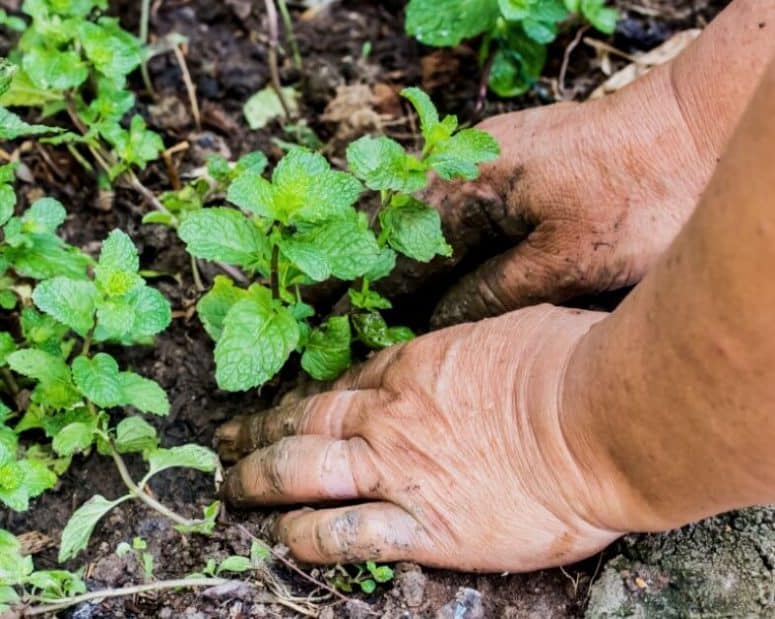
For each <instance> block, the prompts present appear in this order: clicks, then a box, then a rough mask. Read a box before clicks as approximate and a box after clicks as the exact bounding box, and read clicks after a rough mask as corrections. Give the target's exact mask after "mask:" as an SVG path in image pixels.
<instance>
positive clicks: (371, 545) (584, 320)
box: [218, 305, 625, 571]
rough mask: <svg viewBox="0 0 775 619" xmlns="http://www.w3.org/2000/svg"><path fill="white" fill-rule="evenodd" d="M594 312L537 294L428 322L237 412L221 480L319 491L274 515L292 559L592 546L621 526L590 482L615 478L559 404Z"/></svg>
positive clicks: (526, 562) (246, 486)
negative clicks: (286, 396) (502, 310)
mask: <svg viewBox="0 0 775 619" xmlns="http://www.w3.org/2000/svg"><path fill="white" fill-rule="evenodd" d="M604 316H605V315H604V314H600V313H593V312H582V311H577V310H568V309H561V308H556V307H552V306H548V305H543V306H538V307H534V308H529V309H525V310H521V311H518V312H514V313H511V314H507V315H505V316H502V317H500V318H495V319H491V320H487V321H483V322H480V323H476V324H467V325H461V326H458V327H453V328H450V329H446V330H442V331H438V332H436V333H432V334H430V335H426V336H424V337H420V338H418V339H416V340H414V341H412V342H410V343H407V344H405V345H402V346H397V347H393V348H391V349H389V350H386V351H384V352H382V353H380V354H378V355H377V356H375V357H374V358H373V359H372V360H371V361H369V362H368V363H367V364H366V365H364V366H363V367H362V368H361V369H359V370H357V371H354V372H352V373H351V374H349V375H347V376H346V377H344V378H342V379H341V380H340V381H339V382H337V383H336V384H335V385H334V387H333V390H332V391H330V392H327V393H323V394H320V395H316V396H313V397H310V398H307V399H306V400H302V401H301V402H299V403H296V404H291V405H286V406H282V407H280V408H276V409H274V410H272V411H269V412H265V413H259V414H258V415H255V416H252V417H243V418H238V419H235V420H233V421H231V422H229V423H228V424H226V425H225V426H223V427H222V428H221V429H220V430H219V432H218V443H219V451H220V453H221V456H222V458H224V459H226V460H232V461H233V460H236V459H238V458H239V457H242V456H244V455H246V454H250V455H247V457H244V458H243V459H242V460H240V461H239V462H238V464H237V465H236V466H235V467H233V468H232V469H231V470H230V472H229V473H228V475H227V478H226V481H225V483H224V487H223V495H224V497H225V498H226V500H227V501H228V502H229V503H230V504H231V505H233V506H236V507H243V508H248V507H255V506H269V505H309V504H313V503H318V502H325V503H327V504H328V506H327V507H325V508H320V509H315V510H301V511H293V512H291V513H289V514H287V515H285V516H283V517H282V518H281V519H280V520H279V523H278V526H277V533H278V536H279V539H280V541H282V542H283V543H284V544H286V545H287V546H288V547H290V549H291V551H292V553H293V554H294V555H295V556H296V557H297V558H298V559H300V560H302V561H305V562H311V563H335V562H357V561H362V560H368V559H374V560H381V561H396V560H411V561H417V562H419V563H422V564H425V565H430V566H438V567H446V568H452V569H460V570H467V571H471V570H478V571H528V570H534V569H537V568H542V567H547V566H554V565H560V564H565V563H568V562H572V561H575V560H579V559H581V558H584V557H586V556H589V555H591V554H593V553H594V552H596V551H598V550H599V549H601V548H603V547H605V546H606V545H608V544H609V543H610V542H611V541H613V540H614V539H616V538H617V537H618V536H619V535H621V534H622V532H623V531H625V528H623V523H622V522H619V520H620V519H619V518H618V517H616V516H613V515H612V514H619V513H621V510H617V508H616V504H617V502H618V501H619V499H620V498H621V496H623V494H622V493H619V490H618V489H616V491H614V492H612V491H611V484H610V483H609V482H608V481H606V482H603V483H604V484H606V485H605V489H604V488H603V486H602V485H601V483H600V481H599V480H610V479H612V478H614V477H615V475H614V474H613V473H611V472H609V471H607V470H604V469H605V466H606V465H602V464H601V467H598V468H596V467H595V466H590V464H589V461H588V459H587V460H586V461H585V464H584V466H581V465H580V463H579V462H578V460H577V459H576V457H575V456H574V451H577V450H578V449H580V448H581V447H580V445H581V443H582V442H583V443H584V445H585V446H588V437H586V438H583V439H581V438H579V441H581V442H578V443H574V444H575V447H574V444H572V442H575V441H576V439H577V438H578V437H579V436H580V435H579V432H582V433H583V430H580V429H579V428H576V427H575V426H574V423H573V415H568V414H567V413H564V411H563V410H561V409H562V408H563V407H562V400H563V387H564V385H563V379H564V370H565V367H566V365H567V362H568V360H569V358H570V355H571V353H572V352H573V350H574V349H575V347H576V345H577V343H578V342H579V340H580V339H581V338H582V337H583V336H584V335H585V333H586V332H587V331H588V330H589V328H590V327H591V325H593V324H594V323H596V322H598V321H599V320H601V319H602V318H603V317H604ZM585 441H586V442H585ZM585 448H587V447H585ZM254 450H255V451H254ZM600 451H601V453H602V451H603V450H600ZM251 452H252V453H251ZM587 457H588V456H587ZM604 495H611V496H604ZM336 501H339V502H348V506H346V507H330V504H331V502H336Z"/></svg>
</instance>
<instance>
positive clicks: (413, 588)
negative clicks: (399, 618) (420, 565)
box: [397, 569, 428, 608]
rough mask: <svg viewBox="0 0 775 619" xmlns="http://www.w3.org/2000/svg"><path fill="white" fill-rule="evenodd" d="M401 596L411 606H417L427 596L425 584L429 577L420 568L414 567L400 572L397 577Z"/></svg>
mask: <svg viewBox="0 0 775 619" xmlns="http://www.w3.org/2000/svg"><path fill="white" fill-rule="evenodd" d="M397 580H398V587H399V589H400V590H401V596H402V597H403V599H404V602H405V603H406V605H407V606H408V607H409V608H417V607H418V606H421V605H422V603H423V599H424V598H425V585H426V584H427V582H428V579H427V578H426V577H425V574H423V573H422V572H421V571H420V570H419V569H413V570H409V571H406V572H404V573H402V574H400V575H399V576H398V578H397Z"/></svg>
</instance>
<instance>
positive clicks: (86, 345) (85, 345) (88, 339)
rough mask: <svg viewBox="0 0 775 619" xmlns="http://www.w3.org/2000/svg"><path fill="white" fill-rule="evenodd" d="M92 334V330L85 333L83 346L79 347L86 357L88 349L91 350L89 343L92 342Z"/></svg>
mask: <svg viewBox="0 0 775 619" xmlns="http://www.w3.org/2000/svg"><path fill="white" fill-rule="evenodd" d="M93 336H94V334H93V332H92V331H90V332H89V333H87V334H86V337H85V338H84V339H83V346H82V347H81V355H82V356H84V357H86V356H87V355H88V354H89V350H91V343H92V337H93Z"/></svg>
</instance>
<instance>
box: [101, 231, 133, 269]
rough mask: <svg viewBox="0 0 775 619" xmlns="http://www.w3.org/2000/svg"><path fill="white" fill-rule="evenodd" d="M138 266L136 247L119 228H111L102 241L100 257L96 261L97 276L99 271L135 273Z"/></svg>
mask: <svg viewBox="0 0 775 619" xmlns="http://www.w3.org/2000/svg"><path fill="white" fill-rule="evenodd" d="M139 268H140V259H139V258H138V256H137V248H136V247H135V244H134V243H133V242H132V239H131V238H129V235H128V234H126V233H125V232H123V231H121V230H113V231H112V232H111V233H110V234H109V235H108V238H107V239H105V241H104V242H103V243H102V250H101V251H100V259H99V262H98V263H97V271H96V272H97V278H98V279H99V273H100V272H103V273H105V272H113V271H129V272H130V273H136V272H137V271H138V269H139Z"/></svg>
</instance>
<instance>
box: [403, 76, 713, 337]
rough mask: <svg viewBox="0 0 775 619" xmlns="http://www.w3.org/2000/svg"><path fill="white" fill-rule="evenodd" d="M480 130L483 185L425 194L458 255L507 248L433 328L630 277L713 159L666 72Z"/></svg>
mask: <svg viewBox="0 0 775 619" xmlns="http://www.w3.org/2000/svg"><path fill="white" fill-rule="evenodd" d="M663 69H666V67H664V68H663ZM479 128H481V129H484V130H486V131H489V132H490V133H491V134H492V135H494V136H495V137H496V138H497V139H498V141H499V142H500V144H501V150H502V156H501V158H500V159H499V160H498V161H496V162H495V163H493V164H491V165H489V166H486V167H485V168H484V170H483V172H482V176H481V178H480V179H479V180H477V181H475V182H473V183H465V184H463V183H460V184H453V185H450V184H449V183H436V184H435V185H434V187H432V188H431V190H430V191H429V192H428V194H427V195H426V196H425V199H426V200H427V201H428V202H429V203H430V204H433V205H434V206H436V207H437V208H438V209H439V210H440V212H441V214H442V219H443V220H444V224H445V233H446V234H447V236H448V239H449V240H450V242H451V244H452V245H453V247H454V248H455V259H456V260H460V259H461V258H463V257H464V256H465V254H466V253H467V252H469V251H471V250H474V249H476V248H481V247H482V246H487V245H492V244H493V242H494V241H495V242H497V241H498V240H499V239H500V241H501V242H503V241H504V240H505V241H507V242H509V241H510V242H512V243H515V245H514V247H513V248H512V249H510V250H508V251H507V252H506V253H504V254H502V255H500V256H498V257H496V258H493V259H491V260H490V261H488V262H486V263H485V264H484V265H482V266H481V267H480V268H479V269H478V270H477V271H476V272H474V273H472V274H470V275H468V276H467V277H465V278H464V279H463V280H462V281H461V282H460V283H459V284H458V285H457V286H456V287H455V288H454V289H453V290H452V291H451V292H449V293H448V295H447V297H446V298H445V299H443V300H442V302H441V304H440V306H439V307H438V309H437V311H436V316H435V317H434V322H435V324H436V326H444V325H449V324H455V323H459V322H465V321H468V320H477V319H479V318H482V317H485V316H493V315H498V314H501V313H503V312H505V311H509V310H513V309H517V308H520V307H524V306H527V305H532V304H535V303H539V302H544V301H550V302H561V301H564V300H567V299H569V298H571V297H573V296H576V295H579V294H582V293H589V292H599V291H603V290H611V289H616V288H620V287H624V286H627V285H630V284H634V283H636V282H638V281H639V280H640V279H641V278H642V276H643V275H644V274H645V272H646V270H647V269H648V267H649V266H650V265H651V264H652V262H653V261H654V260H655V258H656V257H657V256H658V255H660V254H661V253H662V252H663V251H664V250H665V249H666V248H667V246H668V245H669V244H670V242H671V241H672V240H673V238H674V237H675V236H676V234H677V233H678V231H679V230H680V228H681V226H682V225H683V224H684V222H685V221H686V220H687V218H688V217H689V215H690V214H691V212H692V211H693V209H694V207H695V205H696V203H697V201H698V199H699V195H700V193H701V191H702V189H703V188H704V186H705V184H706V182H707V180H708V178H709V176H710V174H711V172H712V169H713V165H714V163H715V162H714V157H715V155H714V154H713V153H710V152H708V153H704V154H700V152H699V150H698V147H697V145H696V143H695V140H694V139H693V137H692V135H691V132H690V130H689V128H688V125H687V123H686V121H685V120H684V119H683V118H682V112H681V109H680V106H679V105H678V103H677V101H676V96H675V93H674V92H673V89H672V88H671V86H670V84H669V75H668V73H667V72H666V70H658V71H655V72H654V73H653V74H651V75H649V76H647V77H646V78H643V79H642V80H640V81H639V82H638V83H636V84H635V85H633V86H632V87H631V88H630V89H626V90H625V91H622V92H620V93H617V94H616V95H614V96H611V97H610V98H607V99H602V100H595V101H590V102H587V103H582V104H571V103H564V104H558V105H553V106H550V107H545V108H537V109H532V110H527V111H522V112H516V113H512V114H506V115H502V116H497V117H494V118H491V119H489V120H487V121H485V122H484V123H482V124H481V125H480V126H479ZM405 281H406V278H405Z"/></svg>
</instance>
